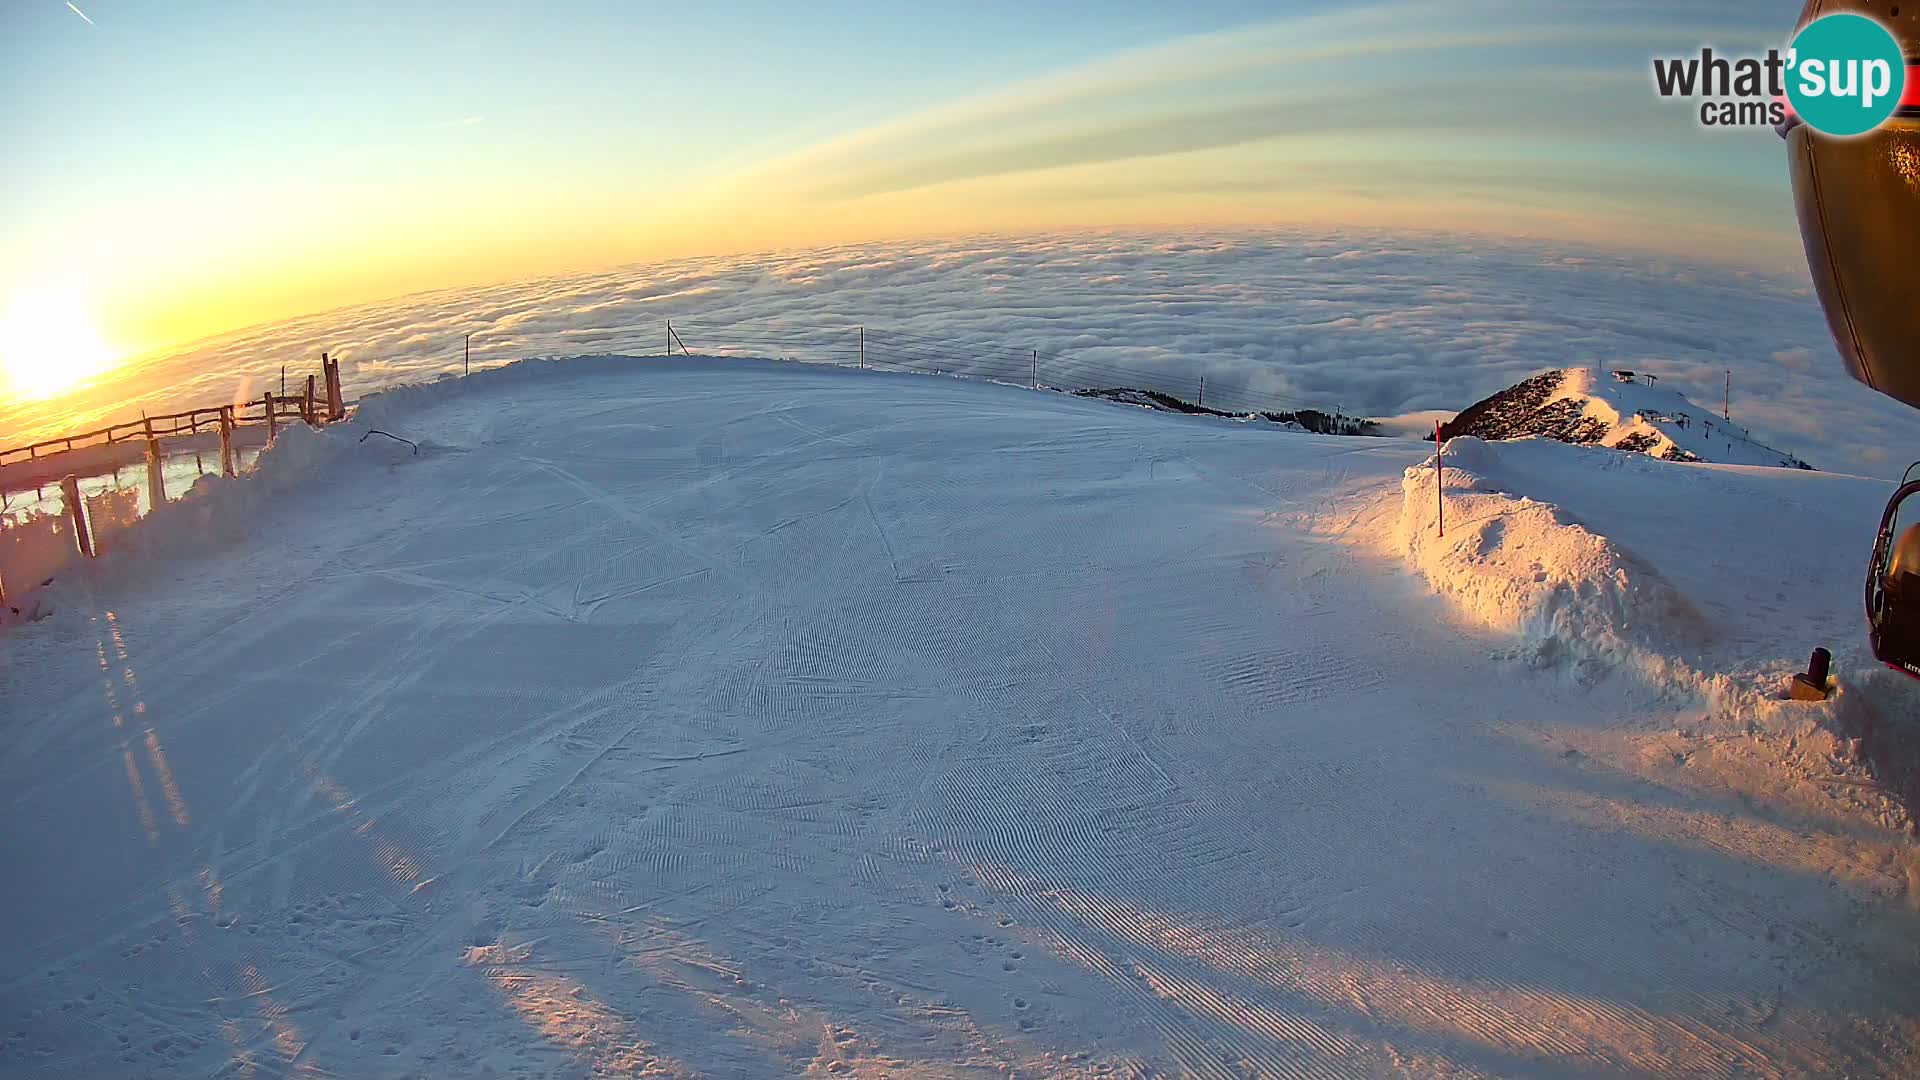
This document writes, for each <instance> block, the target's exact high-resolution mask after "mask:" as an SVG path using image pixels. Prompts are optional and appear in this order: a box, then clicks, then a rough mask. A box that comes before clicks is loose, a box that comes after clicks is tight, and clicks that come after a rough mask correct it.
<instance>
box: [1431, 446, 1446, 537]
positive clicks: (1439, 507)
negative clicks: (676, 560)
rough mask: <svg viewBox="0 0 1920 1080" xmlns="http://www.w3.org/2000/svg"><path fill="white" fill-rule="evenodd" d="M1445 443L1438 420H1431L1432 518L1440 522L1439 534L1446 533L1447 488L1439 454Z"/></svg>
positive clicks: (1443, 534) (1444, 534)
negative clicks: (1442, 439)
mask: <svg viewBox="0 0 1920 1080" xmlns="http://www.w3.org/2000/svg"><path fill="white" fill-rule="evenodd" d="M1444 449H1445V444H1443V443H1441V441H1440V421H1438V420H1435V421H1434V422H1433V499H1434V503H1435V505H1436V509H1435V511H1434V520H1436V521H1437V522H1439V524H1440V535H1441V536H1442V537H1444V536H1446V535H1447V489H1446V486H1445V484H1446V474H1444V473H1442V472H1441V471H1440V470H1441V465H1440V454H1441V451H1442V450H1444Z"/></svg>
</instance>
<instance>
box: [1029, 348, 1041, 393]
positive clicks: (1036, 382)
mask: <svg viewBox="0 0 1920 1080" xmlns="http://www.w3.org/2000/svg"><path fill="white" fill-rule="evenodd" d="M1031 381H1032V388H1033V389H1035V390H1038V389H1040V350H1039V349H1035V350H1033V375H1032V376H1031Z"/></svg>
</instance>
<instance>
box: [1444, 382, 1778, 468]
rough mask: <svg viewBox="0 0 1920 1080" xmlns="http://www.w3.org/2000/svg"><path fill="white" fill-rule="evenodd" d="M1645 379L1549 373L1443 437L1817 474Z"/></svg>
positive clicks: (1483, 404) (1473, 412)
mask: <svg viewBox="0 0 1920 1080" xmlns="http://www.w3.org/2000/svg"><path fill="white" fill-rule="evenodd" d="M1645 378H1648V377H1647V376H1635V374H1634V373H1633V372H1630V371H1618V372H1614V373H1612V375H1611V376H1609V377H1604V378H1603V377H1601V376H1597V375H1596V374H1595V373H1594V372H1593V371H1591V370H1589V369H1587V368H1566V369H1564V370H1560V371H1548V372H1543V373H1541V374H1539V375H1535V376H1534V377H1532V378H1530V379H1527V380H1525V381H1524V382H1520V383H1516V384H1515V385H1513V386H1510V387H1508V388H1507V389H1505V390H1502V391H1500V392H1499V393H1497V394H1494V395H1493V396H1492V397H1489V398H1486V399H1484V400H1482V401H1478V402H1476V403H1474V404H1473V405H1471V406H1468V407H1467V408H1466V409H1465V410H1464V411H1462V412H1461V413H1460V415H1458V416H1456V417H1454V418H1453V420H1452V421H1451V422H1449V423H1446V424H1443V425H1441V428H1440V436H1441V438H1444V439H1451V438H1456V437H1458V436H1462V435H1471V436H1474V437H1476V438H1480V439H1486V440H1489V441H1491V440H1499V439H1520V438H1526V437H1528V436H1539V437H1541V438H1547V439H1554V440H1557V441H1559V442H1566V443H1578V444H1583V445H1595V446H1605V447H1608V448H1609V449H1613V450H1625V451H1628V452H1630V453H1637V454H1646V455H1648V456H1649V457H1656V458H1660V459H1662V460H1664V461H1714V462H1723V463H1726V464H1730V465H1772V466H1777V467H1783V468H1792V469H1810V468H1812V466H1810V465H1808V464H1807V463H1806V462H1804V461H1801V460H1800V459H1799V458H1796V457H1794V456H1793V455H1791V454H1787V453H1783V452H1781V451H1779V450H1775V449H1774V448H1772V447H1770V446H1766V445H1763V444H1761V443H1760V442H1758V441H1756V440H1755V439H1754V437H1753V433H1752V432H1750V431H1748V430H1747V429H1746V428H1743V427H1741V426H1740V425H1738V424H1735V423H1732V422H1730V421H1728V420H1725V419H1723V418H1722V417H1721V416H1719V415H1718V414H1716V413H1715V412H1714V411H1713V410H1711V409H1708V408H1705V407H1703V406H1701V405H1698V404H1696V403H1694V402H1693V401H1691V400H1689V399H1688V398H1687V397H1686V396H1685V395H1682V394H1678V393H1675V392H1674V391H1671V390H1661V389H1659V388H1658V386H1657V384H1653V383H1646V382H1640V381H1637V379H1645Z"/></svg>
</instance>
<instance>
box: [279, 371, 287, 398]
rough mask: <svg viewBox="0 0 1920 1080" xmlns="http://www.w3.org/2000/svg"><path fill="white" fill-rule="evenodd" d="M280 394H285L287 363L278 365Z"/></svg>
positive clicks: (282, 395) (284, 395) (283, 395)
mask: <svg viewBox="0 0 1920 1080" xmlns="http://www.w3.org/2000/svg"><path fill="white" fill-rule="evenodd" d="M280 396H281V397H286V396H287V365H285V364H281V365H280Z"/></svg>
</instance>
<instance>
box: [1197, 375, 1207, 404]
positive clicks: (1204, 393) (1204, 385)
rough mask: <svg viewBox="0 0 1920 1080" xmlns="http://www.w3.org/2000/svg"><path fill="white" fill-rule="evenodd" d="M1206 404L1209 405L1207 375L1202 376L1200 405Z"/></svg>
mask: <svg viewBox="0 0 1920 1080" xmlns="http://www.w3.org/2000/svg"><path fill="white" fill-rule="evenodd" d="M1206 403H1207V377H1206V376H1205V375H1202V376H1200V400H1199V402H1198V404H1201V405H1205V404H1206Z"/></svg>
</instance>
